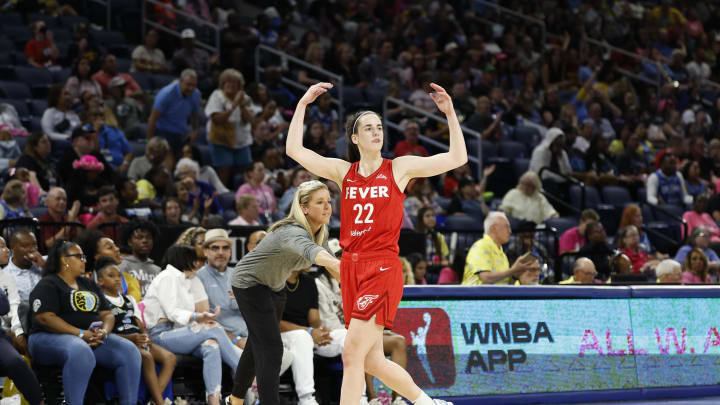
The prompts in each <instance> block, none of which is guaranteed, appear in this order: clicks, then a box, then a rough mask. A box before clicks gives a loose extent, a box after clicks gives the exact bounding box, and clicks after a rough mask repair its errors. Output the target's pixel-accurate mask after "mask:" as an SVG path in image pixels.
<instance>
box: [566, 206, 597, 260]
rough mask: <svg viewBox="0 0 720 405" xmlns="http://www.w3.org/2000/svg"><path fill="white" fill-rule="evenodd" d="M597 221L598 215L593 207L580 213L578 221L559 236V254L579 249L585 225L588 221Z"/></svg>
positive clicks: (583, 241)
mask: <svg viewBox="0 0 720 405" xmlns="http://www.w3.org/2000/svg"><path fill="white" fill-rule="evenodd" d="M593 221H594V222H599V221H600V215H598V213H597V212H595V210H594V209H592V208H588V209H586V210H584V211H583V212H581V213H580V221H579V222H578V225H577V226H574V227H572V228H570V229H568V230H566V231H565V232H563V234H562V235H561V236H560V241H559V243H558V244H559V246H558V247H559V252H558V253H559V254H563V253H572V252H577V251H578V250H580V248H581V247H583V245H584V244H585V227H586V226H587V224H588V223H590V222H593Z"/></svg>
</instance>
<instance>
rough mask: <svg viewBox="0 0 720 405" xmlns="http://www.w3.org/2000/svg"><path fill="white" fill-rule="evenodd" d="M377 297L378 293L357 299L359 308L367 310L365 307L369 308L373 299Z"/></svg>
mask: <svg viewBox="0 0 720 405" xmlns="http://www.w3.org/2000/svg"><path fill="white" fill-rule="evenodd" d="M377 298H378V295H363V296H362V297H360V298H358V300H357V307H358V309H359V310H361V311H363V310H365V308H367V307H368V305H370V304H372V303H373V301H375V300H376V299H377Z"/></svg>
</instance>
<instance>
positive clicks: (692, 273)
mask: <svg viewBox="0 0 720 405" xmlns="http://www.w3.org/2000/svg"><path fill="white" fill-rule="evenodd" d="M708 270H709V265H708V258H707V256H705V253H703V251H702V250H701V249H699V248H693V249H692V250H691V251H690V252H688V254H687V255H686V256H685V261H684V262H683V273H682V283H683V284H711V283H712V279H711V278H710V275H709V274H708Z"/></svg>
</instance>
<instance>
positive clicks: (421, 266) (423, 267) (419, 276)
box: [407, 252, 428, 285]
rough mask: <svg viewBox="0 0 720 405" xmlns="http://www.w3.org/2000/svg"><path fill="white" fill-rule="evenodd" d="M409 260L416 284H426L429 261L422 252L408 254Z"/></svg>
mask: <svg viewBox="0 0 720 405" xmlns="http://www.w3.org/2000/svg"><path fill="white" fill-rule="evenodd" d="M407 261H408V262H410V268H411V269H412V274H413V281H414V283H413V284H414V285H426V284H427V280H425V273H427V266H428V262H427V260H425V257H424V256H423V255H421V254H420V253H417V252H414V253H410V254H409V255H407Z"/></svg>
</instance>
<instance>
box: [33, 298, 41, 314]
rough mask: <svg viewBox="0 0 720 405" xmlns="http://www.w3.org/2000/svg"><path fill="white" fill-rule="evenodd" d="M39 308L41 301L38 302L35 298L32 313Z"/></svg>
mask: <svg viewBox="0 0 720 405" xmlns="http://www.w3.org/2000/svg"><path fill="white" fill-rule="evenodd" d="M41 306H42V301H40V300H39V299H38V298H35V301H33V312H37V311H38V309H40V307H41Z"/></svg>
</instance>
